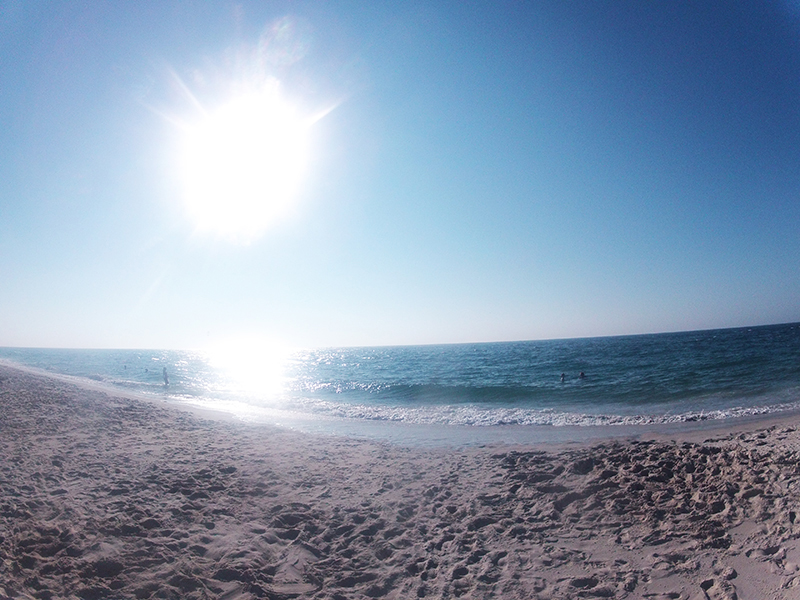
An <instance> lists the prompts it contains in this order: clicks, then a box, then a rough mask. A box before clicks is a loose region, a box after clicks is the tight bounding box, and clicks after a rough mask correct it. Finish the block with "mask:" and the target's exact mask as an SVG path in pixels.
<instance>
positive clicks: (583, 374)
mask: <svg viewBox="0 0 800 600" xmlns="http://www.w3.org/2000/svg"><path fill="white" fill-rule="evenodd" d="M578 377H580V378H581V379H584V378H585V377H586V374H585V373H584V372H583V371H581V374H580V375H578Z"/></svg>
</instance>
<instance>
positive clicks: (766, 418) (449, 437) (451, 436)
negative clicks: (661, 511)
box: [0, 358, 800, 450]
mask: <svg viewBox="0 0 800 600" xmlns="http://www.w3.org/2000/svg"><path fill="white" fill-rule="evenodd" d="M3 367H6V368H9V369H12V370H18V371H21V372H24V373H27V374H29V375H32V376H39V377H46V378H52V379H55V380H57V381H60V382H63V383H66V384H69V385H74V386H76V387H79V388H81V389H85V390H87V391H92V392H100V393H104V394H107V395H109V396H119V397H124V398H127V399H130V400H135V401H140V402H145V403H148V404H153V405H155V406H160V407H164V408H167V409H170V410H178V411H185V412H188V413H191V414H194V415H196V416H198V417H200V418H207V419H212V420H216V421H223V422H231V423H239V424H243V425H247V426H254V427H260V426H263V427H278V428H280V429H284V430H287V431H292V432H295V433H299V434H306V435H321V436H335V437H344V438H352V439H356V440H370V441H373V442H376V443H381V442H386V443H389V444H395V445H399V446H404V447H405V446H409V447H415V448H416V447H430V448H436V447H443V448H467V447H487V446H541V447H543V448H545V449H550V450H553V449H557V448H562V447H574V446H587V445H593V444H596V443H600V442H603V441H609V440H662V441H668V440H673V441H701V440H702V439H705V437H708V436H709V435H713V434H715V433H719V434H725V433H730V432H734V431H748V430H752V429H755V428H765V427H770V426H773V425H780V424H781V423H784V422H787V421H791V422H795V421H797V422H800V408H793V409H787V410H784V411H777V412H764V413H761V414H751V415H745V416H737V417H727V418H707V419H696V420H691V421H675V422H653V423H641V424H639V423H637V424H611V425H516V424H507V425H456V424H436V423H433V424H426V423H407V422H403V421H384V420H372V419H350V418H346V417H330V416H325V415H309V414H304V413H294V412H291V411H286V410H278V409H275V410H272V411H270V410H267V409H265V410H264V413H265V414H266V413H270V414H272V417H271V418H270V419H265V418H264V417H263V415H262V416H259V417H252V418H248V417H245V416H243V413H240V414H237V413H235V412H232V411H230V410H224V409H222V408H211V407H208V406H202V405H201V404H200V403H197V402H195V403H193V402H189V401H184V402H181V401H176V400H172V399H170V398H169V397H168V396H167V395H166V394H165V395H164V396H163V397H159V396H157V395H153V394H147V393H143V392H139V391H136V390H129V389H125V388H121V387H117V386H114V385H112V384H109V383H105V382H103V381H96V380H94V379H90V378H86V377H79V376H75V375H65V374H62V373H58V372H54V371H47V370H45V369H41V368H38V367H31V366H28V365H24V364H21V363H16V362H14V361H11V360H8V359H3V358H0V368H3Z"/></svg>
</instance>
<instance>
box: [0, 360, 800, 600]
mask: <svg viewBox="0 0 800 600" xmlns="http://www.w3.org/2000/svg"><path fill="white" fill-rule="evenodd" d="M0 457H2V460H0V598H2V599H3V600H5V599H7V598H15V599H17V598H42V599H48V598H71V599H77V598H80V599H84V600H94V599H97V598H137V599H145V598H197V599H199V598H240V599H245V598H270V599H275V600H277V599H283V598H318V599H330V600H344V599H351V598H352V599H355V598H453V597H464V598H542V599H544V598H576V597H581V598H654V599H659V598H664V599H666V598H672V599H684V598H685V599H690V598H691V599H695V598H696V599H703V598H728V599H733V598H740V599H750V598H753V599H762V600H763V599H778V598H800V541H799V540H800V523H798V519H797V516H798V514H800V494H799V493H798V492H800V431H799V430H798V428H797V426H796V424H795V423H793V422H792V421H789V420H787V421H784V422H781V423H778V424H774V423H773V424H770V425H769V426H768V427H767V425H758V424H756V425H752V426H751V427H750V428H749V429H748V430H744V431H742V430H738V431H718V432H714V433H713V434H711V435H710V436H708V439H696V440H689V439H683V440H681V439H678V440H670V439H658V440H654V439H650V440H623V441H620V440H609V441H606V442H602V443H595V444H593V445H591V446H589V445H582V446H574V447H566V448H563V447H562V448H558V449H556V448H552V447H550V448H548V447H529V448H520V447H513V448H512V447H506V446H493V447H483V448H404V447H401V446H397V445H390V444H386V443H378V442H369V441H360V440H354V439H349V438H343V437H325V436H317V435H309V434H300V433H296V432H292V431H288V430H281V429H276V428H271V427H266V426H249V425H246V424H242V423H236V422H230V421H225V420H223V419H212V418H207V417H204V416H203V415H198V414H196V413H192V412H188V411H184V410H180V409H177V408H172V407H168V406H160V405H158V404H155V403H151V402H146V401H142V400H138V399H135V398H129V397H125V396H122V395H109V394H108V393H106V392H103V391H100V390H96V389H90V388H83V387H78V386H76V385H73V384H71V383H68V382H64V381H61V380H58V379H54V378H50V377H43V376H38V375H33V374H30V373H26V372H23V371H20V370H16V369H12V368H8V367H0Z"/></svg>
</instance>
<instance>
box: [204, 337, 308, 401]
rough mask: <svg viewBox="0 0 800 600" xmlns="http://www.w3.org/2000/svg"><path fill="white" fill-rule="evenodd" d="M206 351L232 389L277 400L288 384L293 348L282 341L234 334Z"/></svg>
mask: <svg viewBox="0 0 800 600" xmlns="http://www.w3.org/2000/svg"><path fill="white" fill-rule="evenodd" d="M205 354H206V356H207V357H208V361H209V364H210V365H211V366H212V367H213V368H215V369H217V370H219V371H220V373H221V375H222V376H223V377H225V378H226V379H227V380H228V381H229V382H230V384H231V389H236V390H238V391H241V392H244V393H249V394H257V395H258V396H259V397H260V398H261V399H262V400H277V399H278V398H279V397H280V396H281V395H282V393H283V392H284V390H285V389H286V386H287V384H288V381H289V378H288V376H287V373H286V370H287V365H288V362H289V360H290V358H291V356H292V349H291V348H290V347H289V346H287V345H286V344H283V343H281V342H278V341H275V340H269V339H265V338H259V337H252V336H248V337H238V338H231V339H229V340H225V341H223V342H220V343H218V344H215V345H213V346H211V347H209V348H207V349H206V350H205Z"/></svg>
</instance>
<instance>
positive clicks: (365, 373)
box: [0, 324, 800, 431]
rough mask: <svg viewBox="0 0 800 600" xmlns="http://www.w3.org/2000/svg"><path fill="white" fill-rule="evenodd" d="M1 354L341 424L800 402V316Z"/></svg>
mask: <svg viewBox="0 0 800 600" xmlns="http://www.w3.org/2000/svg"><path fill="white" fill-rule="evenodd" d="M0 358H4V359H6V360H10V361H14V362H16V363H20V364H23V365H27V366H31V367H35V368H38V369H43V370H46V371H50V372H55V373H59V374H63V375H68V376H72V377H78V378H88V379H91V380H94V381H96V382H101V383H102V384H104V385H108V386H111V387H114V388H118V389H125V390H128V391H132V392H136V393H139V394H144V395H149V396H156V397H159V398H162V399H166V400H168V401H171V402H176V403H189V404H193V405H197V406H202V407H206V408H213V409H217V410H222V411H226V412H229V413H232V414H234V415H236V416H238V417H239V418H242V419H245V420H250V421H257V422H270V423H273V422H274V423H293V424H297V423H305V424H306V425H308V424H313V423H317V424H319V423H324V424H326V427H334V428H335V424H336V423H339V424H340V425H341V424H346V426H347V428H349V429H350V430H353V431H356V430H358V429H359V427H360V426H364V427H366V426H367V425H368V424H371V425H372V426H374V425H376V424H383V425H387V424H402V425H404V426H409V427H410V426H423V427H429V428H430V427H438V428H440V429H441V428H443V427H444V428H447V427H449V426H453V427H460V428H461V429H462V430H463V429H464V428H469V429H474V428H480V427H491V428H494V429H495V430H497V429H498V428H499V429H503V428H507V429H508V430H509V431H510V430H511V429H512V428H513V429H514V430H515V431H517V430H519V429H520V428H529V429H530V428H537V429H538V430H539V431H543V430H544V428H550V429H551V430H554V429H557V428H558V427H560V426H572V427H588V428H591V427H605V426H617V425H641V424H664V423H691V422H697V421H708V420H719V419H730V418H736V417H741V416H748V415H758V414H767V413H776V412H780V411H786V410H795V409H797V408H798V407H800V324H786V325H771V326H762V327H750V328H739V329H725V330H710V331H695V332H683V333H667V334H654V335H637V336H621V337H605V338H587V339H572V340H551V341H531V342H507V343H485V344H455V345H433V346H403V347H371V348H328V349H317V350H294V351H286V350H285V349H281V350H280V351H276V350H275V349H274V348H268V347H263V348H262V347H259V346H258V345H257V344H256V345H251V346H247V347H244V346H243V347H240V348H233V349H230V348H229V349H228V351H227V352H226V353H222V355H220V353H219V352H217V353H216V354H215V353H213V352H202V351H169V350H155V351H151V350H62V349H31V348H0ZM165 368H166V370H167V375H168V379H169V384H168V385H165V383H164V379H163V372H164V369H165ZM581 372H583V373H584V377H583V378H581V377H580V373H581ZM562 373H563V374H564V380H563V381H562V379H561V375H562Z"/></svg>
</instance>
